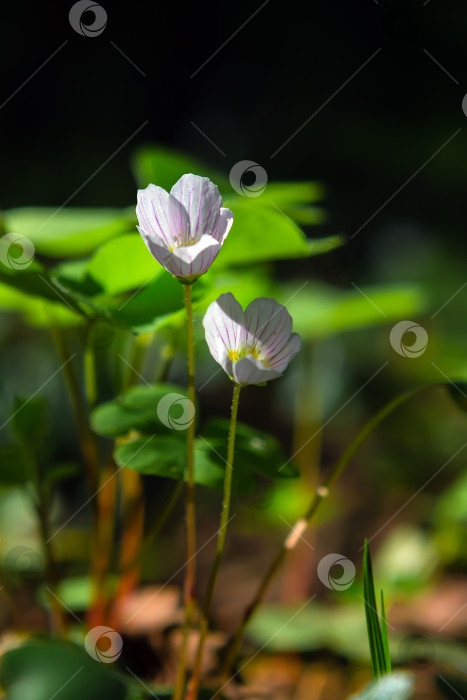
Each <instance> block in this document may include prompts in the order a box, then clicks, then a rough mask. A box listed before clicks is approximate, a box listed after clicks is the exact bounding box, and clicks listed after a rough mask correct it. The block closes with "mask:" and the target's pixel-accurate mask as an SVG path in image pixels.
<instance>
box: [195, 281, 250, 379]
mask: <svg viewBox="0 0 467 700" xmlns="http://www.w3.org/2000/svg"><path fill="white" fill-rule="evenodd" d="M203 326H204V329H205V332H206V342H207V344H208V347H209V351H210V353H211V355H212V356H213V358H214V359H215V360H216V362H218V363H219V364H220V365H222V367H223V368H224V369H225V371H226V372H227V373H228V374H229V376H232V365H233V364H234V363H233V362H232V361H231V358H229V352H240V350H241V348H242V347H243V344H244V339H245V330H244V316H243V309H242V307H241V306H240V304H239V303H238V301H237V300H236V299H235V297H234V296H233V294H230V292H229V293H227V294H221V296H220V297H219V298H218V299H217V300H216V301H214V302H213V303H212V304H210V305H209V307H208V310H207V311H206V314H205V316H204V318H203Z"/></svg>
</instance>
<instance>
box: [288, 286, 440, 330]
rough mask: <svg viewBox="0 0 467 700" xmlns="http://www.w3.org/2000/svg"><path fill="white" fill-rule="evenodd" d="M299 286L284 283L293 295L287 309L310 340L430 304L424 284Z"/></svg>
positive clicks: (390, 318) (404, 314) (407, 314)
mask: <svg viewBox="0 0 467 700" xmlns="http://www.w3.org/2000/svg"><path fill="white" fill-rule="evenodd" d="M298 288H299V284H298V283H297V284H295V285H294V286H293V287H291V286H284V287H283V288H282V292H281V295H280V296H281V297H282V298H284V299H289V301H288V302H287V309H288V311H289V313H290V314H291V316H292V318H293V320H294V331H296V332H297V333H300V335H301V336H302V338H304V339H310V340H314V339H317V338H322V337H327V336H329V335H333V334H336V333H341V332H342V331H347V330H354V329H357V328H366V327H368V326H375V325H382V324H387V323H390V322H391V321H393V320H400V319H401V318H403V317H408V318H410V317H411V316H414V315H416V314H420V313H421V312H422V311H423V310H424V309H425V308H426V306H427V298H426V294H425V292H424V290H423V288H421V287H420V286H416V285H405V286H402V285H394V286H392V287H387V286H380V287H363V288H362V289H361V290H360V291H358V290H356V289H355V290H345V291H342V290H339V289H333V288H331V287H327V286H324V285H316V284H308V285H307V286H306V287H305V288H304V289H302V290H301V291H300V292H299V293H298V294H297V289H298ZM366 297H367V298H366ZM369 299H370V300H371V301H369Z"/></svg>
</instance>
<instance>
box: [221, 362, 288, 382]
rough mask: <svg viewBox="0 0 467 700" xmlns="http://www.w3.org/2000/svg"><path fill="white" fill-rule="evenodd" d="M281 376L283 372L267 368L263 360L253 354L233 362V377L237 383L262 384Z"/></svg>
mask: <svg viewBox="0 0 467 700" xmlns="http://www.w3.org/2000/svg"><path fill="white" fill-rule="evenodd" d="M280 376H281V372H278V371H277V370H273V369H268V368H265V367H264V365H263V363H262V362H261V360H257V359H256V358H254V357H252V356H251V355H248V356H247V357H242V358H241V359H240V360H238V362H233V363H232V377H233V379H234V380H235V381H236V382H237V384H242V385H247V384H262V383H263V382H267V381H269V380H270V379H277V378H278V377H280Z"/></svg>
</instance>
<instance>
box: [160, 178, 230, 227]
mask: <svg viewBox="0 0 467 700" xmlns="http://www.w3.org/2000/svg"><path fill="white" fill-rule="evenodd" d="M170 194H171V195H172V196H173V197H175V199H177V200H178V201H179V202H180V203H181V204H182V205H183V207H184V208H185V210H186V211H187V213H188V218H189V221H190V238H191V240H197V239H198V238H199V237H200V236H202V235H203V234H204V233H207V234H211V235H212V234H213V232H214V231H216V230H217V228H218V225H219V218H220V210H221V207H222V197H221V195H220V192H219V190H218V188H217V186H216V185H215V184H214V183H213V182H211V180H210V179H209V178H208V177H201V176H200V175H193V174H192V173H189V174H188V175H183V176H182V177H181V178H180V180H178V182H176V183H175V185H174V186H173V187H172V189H171V190H170Z"/></svg>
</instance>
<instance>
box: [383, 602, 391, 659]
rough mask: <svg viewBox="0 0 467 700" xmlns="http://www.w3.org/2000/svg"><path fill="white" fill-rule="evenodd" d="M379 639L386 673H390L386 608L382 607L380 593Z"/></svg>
mask: <svg viewBox="0 0 467 700" xmlns="http://www.w3.org/2000/svg"><path fill="white" fill-rule="evenodd" d="M381 639H382V642H383V649H384V660H385V663H386V672H387V673H391V670H392V668H391V657H390V654H389V633H388V621H387V618H386V606H385V605H384V595H383V591H381Z"/></svg>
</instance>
